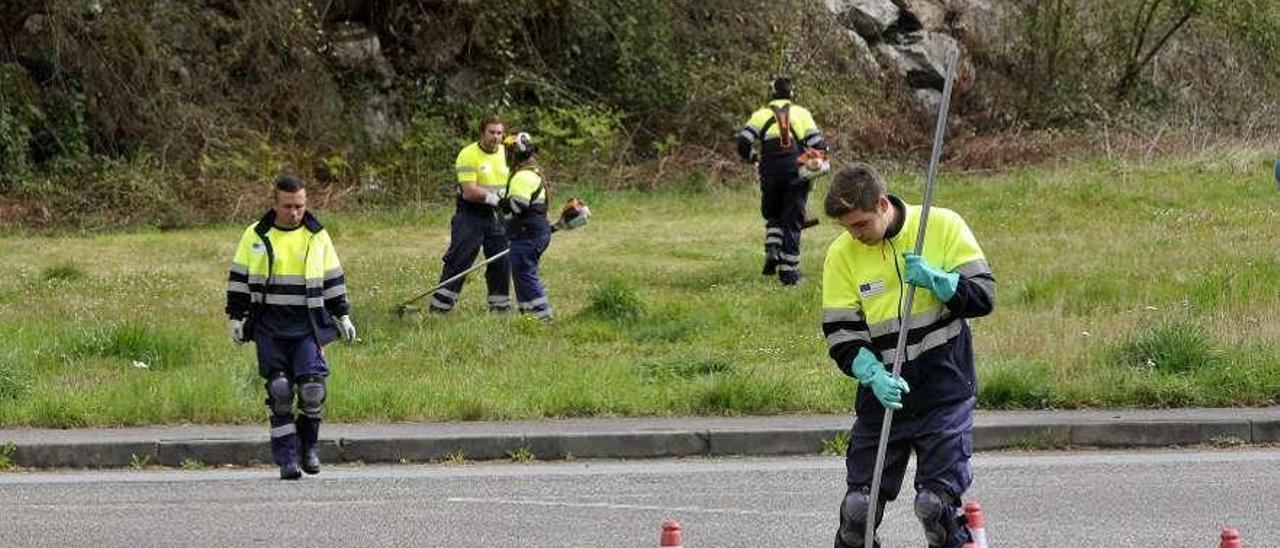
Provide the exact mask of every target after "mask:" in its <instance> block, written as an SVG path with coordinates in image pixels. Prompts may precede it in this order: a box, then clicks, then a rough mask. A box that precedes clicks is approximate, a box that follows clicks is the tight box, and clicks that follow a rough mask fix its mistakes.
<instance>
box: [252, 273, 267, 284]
mask: <svg viewBox="0 0 1280 548" xmlns="http://www.w3.org/2000/svg"><path fill="white" fill-rule="evenodd" d="M249 283H251V284H265V283H267V277H266V276H253V275H251V276H249Z"/></svg>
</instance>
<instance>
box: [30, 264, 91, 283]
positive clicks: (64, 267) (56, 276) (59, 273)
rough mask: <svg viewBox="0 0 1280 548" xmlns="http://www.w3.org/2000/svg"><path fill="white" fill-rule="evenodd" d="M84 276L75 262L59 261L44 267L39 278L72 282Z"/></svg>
mask: <svg viewBox="0 0 1280 548" xmlns="http://www.w3.org/2000/svg"><path fill="white" fill-rule="evenodd" d="M82 278H84V271H83V270H80V267H78V266H76V265H75V263H61V264H56V265H53V266H50V267H47V268H45V269H44V271H43V272H41V273H40V279H42V280H44V281H46V282H72V281H76V280H79V279H82Z"/></svg>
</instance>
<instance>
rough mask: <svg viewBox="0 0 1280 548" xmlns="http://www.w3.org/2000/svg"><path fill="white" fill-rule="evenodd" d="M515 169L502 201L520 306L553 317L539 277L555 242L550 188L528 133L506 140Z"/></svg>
mask: <svg viewBox="0 0 1280 548" xmlns="http://www.w3.org/2000/svg"><path fill="white" fill-rule="evenodd" d="M504 144H505V145H506V149H507V154H508V155H509V156H510V160H511V163H512V165H514V166H515V173H513V174H512V175H511V178H510V179H509V180H508V182H507V187H506V190H505V193H504V197H503V199H502V201H501V207H502V210H503V215H504V217H505V218H506V219H507V237H508V238H509V239H510V240H511V253H510V255H508V256H507V258H508V259H509V260H510V261H511V275H512V278H513V280H514V281H515V286H516V306H517V307H518V308H519V309H520V313H522V314H528V315H530V316H532V317H534V318H537V319H539V320H542V321H551V304H550V303H548V302H547V292H546V289H545V288H544V287H543V285H542V280H541V279H539V277H538V261H539V259H541V258H542V253H543V252H544V251H546V250H547V246H548V245H550V244H551V222H550V221H548V220H547V189H546V185H544V184H543V182H542V173H541V171H539V169H538V163H537V161H536V160H534V153H535V152H537V147H535V146H534V144H533V138H532V137H530V136H529V134H528V133H523V132H522V133H518V134H516V135H514V136H509V137H507V138H506V139H505V140H504Z"/></svg>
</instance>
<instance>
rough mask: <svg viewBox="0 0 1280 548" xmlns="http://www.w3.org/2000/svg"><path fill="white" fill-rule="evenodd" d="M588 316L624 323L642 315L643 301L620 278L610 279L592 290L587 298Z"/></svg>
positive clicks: (630, 286) (633, 289)
mask: <svg viewBox="0 0 1280 548" xmlns="http://www.w3.org/2000/svg"><path fill="white" fill-rule="evenodd" d="M589 299H590V301H591V306H589V307H588V308H587V312H588V313H590V314H594V315H598V316H600V317H602V318H606V319H610V320H614V321H618V322H626V321H632V320H636V319H638V318H640V317H641V316H642V315H644V312H645V305H644V301H642V300H641V299H640V295H639V294H638V293H636V290H635V288H634V287H632V285H631V284H630V283H628V282H627V281H625V280H623V279H621V278H610V279H608V280H605V281H604V282H603V283H601V284H599V285H597V286H596V287H595V288H594V289H592V291H591V294H590V296H589Z"/></svg>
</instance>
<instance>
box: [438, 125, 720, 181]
mask: <svg viewBox="0 0 1280 548" xmlns="http://www.w3.org/2000/svg"><path fill="white" fill-rule="evenodd" d="M721 135H724V134H723V133H721ZM454 167H455V168H457V170H458V173H473V172H475V170H476V168H475V167H474V166H454Z"/></svg>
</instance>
